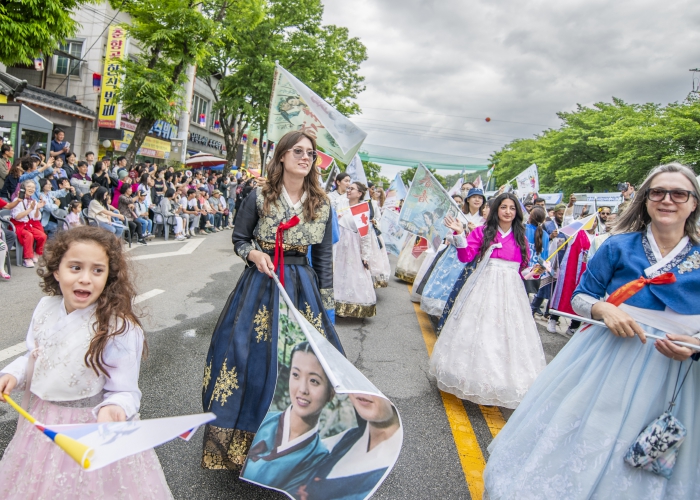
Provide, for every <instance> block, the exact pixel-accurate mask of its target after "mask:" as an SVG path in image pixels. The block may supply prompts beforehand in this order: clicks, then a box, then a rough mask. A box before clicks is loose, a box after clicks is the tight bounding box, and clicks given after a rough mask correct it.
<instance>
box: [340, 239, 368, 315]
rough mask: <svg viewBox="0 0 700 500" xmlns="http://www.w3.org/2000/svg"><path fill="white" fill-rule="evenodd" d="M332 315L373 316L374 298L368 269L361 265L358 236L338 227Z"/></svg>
mask: <svg viewBox="0 0 700 500" xmlns="http://www.w3.org/2000/svg"><path fill="white" fill-rule="evenodd" d="M333 295H334V298H335V314H336V316H342V317H346V318H369V317H371V316H374V315H375V314H377V294H376V293H374V284H373V282H372V275H371V274H370V272H369V269H366V268H365V266H364V265H363V264H362V250H361V248H360V235H359V233H356V232H354V231H352V230H350V229H347V228H345V227H343V226H340V241H339V242H338V243H336V245H335V259H334V262H333Z"/></svg>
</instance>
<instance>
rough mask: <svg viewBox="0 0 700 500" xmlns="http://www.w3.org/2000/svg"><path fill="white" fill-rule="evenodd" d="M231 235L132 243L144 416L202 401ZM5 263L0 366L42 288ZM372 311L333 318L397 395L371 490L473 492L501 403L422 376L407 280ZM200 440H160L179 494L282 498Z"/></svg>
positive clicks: (5, 421) (6, 434) (372, 372)
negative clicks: (388, 464)
mask: <svg viewBox="0 0 700 500" xmlns="http://www.w3.org/2000/svg"><path fill="white" fill-rule="evenodd" d="M230 237H231V234H230V232H229V231H224V232H222V233H219V234H215V235H210V236H207V237H202V238H193V239H192V240H189V242H186V243H185V242H182V243H181V242H167V243H165V242H162V240H156V241H155V242H154V243H155V244H154V243H152V244H149V245H148V246H147V247H134V248H133V249H132V250H131V253H132V255H133V257H134V262H133V265H134V267H135V271H136V274H137V276H138V291H139V293H140V294H145V295H144V296H143V297H146V298H145V300H143V301H142V302H141V303H140V304H139V307H141V308H142V309H143V312H144V314H145V315H146V317H145V320H144V326H145V330H146V333H147V339H148V343H149V357H148V358H147V359H146V360H145V361H144V362H143V365H142V370H141V379H140V386H141V390H142V391H143V400H142V409H141V416H142V418H154V417H163V416H171V415H181V414H187V413H196V412H200V411H201V400H200V391H201V380H202V372H203V367H204V360H205V356H206V353H207V349H208V347H209V340H210V336H211V332H212V330H213V328H214V325H215V324H216V321H217V319H218V315H219V312H220V310H221V308H222V307H223V305H224V302H225V301H226V298H227V297H228V295H229V293H230V292H231V291H232V290H233V288H234V286H235V284H236V281H237V280H238V277H239V275H240V273H241V272H242V270H243V264H242V262H241V260H240V259H238V258H237V257H235V256H234V254H233V251H232V247H231V243H230ZM13 271H14V276H13V279H12V280H11V281H10V282H6V283H0V303H2V304H3V313H2V326H0V366H4V365H5V364H7V363H8V362H10V361H11V360H12V359H14V358H15V357H16V354H18V353H17V352H16V351H12V350H11V349H12V348H13V347H15V348H16V347H17V346H18V345H19V344H20V343H21V342H22V341H23V340H24V337H25V334H26V329H27V326H28V324H29V320H30V318H31V314H32V311H33V309H34V307H35V306H36V304H37V302H38V300H39V299H40V298H41V290H40V288H39V286H38V284H39V279H38V277H37V276H36V273H35V272H34V271H33V270H30V269H24V268H19V269H18V268H13ZM377 310H378V312H379V314H378V316H377V317H375V318H370V319H365V320H354V319H342V318H341V319H339V320H338V323H337V329H338V333H339V335H340V338H341V342H342V343H343V346H344V348H345V351H346V353H347V356H348V358H349V359H350V360H351V361H352V362H353V363H354V364H355V365H356V366H357V367H358V368H359V369H360V370H361V371H362V372H363V373H364V374H365V375H366V376H367V377H368V378H369V379H370V380H372V382H374V383H375V384H376V386H377V387H378V388H379V389H380V390H382V391H383V392H384V394H386V396H387V397H389V398H390V399H391V400H392V401H393V402H394V404H395V405H396V407H397V408H398V410H399V413H400V414H401V418H402V420H403V423H404V426H405V428H404V445H403V450H402V453H401V456H400V458H399V460H398V462H397V464H396V467H395V468H394V470H393V472H392V473H391V475H390V476H389V477H388V478H387V480H386V481H385V483H384V484H383V485H382V487H381V488H380V489H379V491H378V492H377V493H376V494H375V497H374V498H378V499H396V498H402V499H425V498H434V497H436V496H440V497H441V498H445V499H468V498H472V496H473V497H475V498H476V497H478V498H480V493H479V492H480V491H481V489H480V488H482V486H481V471H482V470H483V464H484V461H485V460H487V459H488V454H487V451H486V447H487V446H488V444H489V443H490V441H491V439H492V437H493V435H495V433H497V432H498V430H499V428H500V427H499V426H502V425H503V422H504V420H506V419H507V418H508V417H509V416H510V412H509V411H508V410H500V409H497V408H492V407H491V408H489V407H479V406H477V405H474V404H471V403H468V402H462V401H459V400H458V399H456V398H450V397H449V396H443V395H441V393H440V392H439V391H438V390H437V389H436V387H435V384H434V382H433V381H432V380H430V378H429V376H428V359H429V358H428V352H429V350H430V349H431V348H432V342H434V334H433V332H432V326H431V323H430V320H429V318H428V317H427V316H425V315H424V314H423V313H420V312H419V311H418V312H417V310H416V308H415V307H414V305H413V304H412V303H411V302H410V300H409V287H408V286H407V285H406V284H404V283H402V282H399V281H397V280H392V282H391V283H390V286H389V288H387V289H382V290H379V291H378V305H377ZM540 332H541V337H542V342H543V345H544V347H545V352H546V354H547V359H548V361H549V360H550V359H551V358H552V357H553V356H554V355H555V354H556V353H557V352H558V351H559V349H561V347H562V346H563V345H564V344H565V343H566V338H565V337H564V336H563V335H561V334H549V333H547V332H546V331H545V330H544V328H543V327H542V326H541V325H540ZM19 349H20V350H21V346H20V347H19ZM3 358H4V359H3ZM16 420H17V419H16V414H15V413H14V412H13V411H12V410H11V409H10V408H9V407H8V406H7V405H5V404H0V450H4V449H5V447H6V446H7V443H8V442H9V440H10V439H11V438H12V434H13V433H14V429H15V426H16ZM201 439H202V438H201V431H199V434H198V435H197V436H195V437H194V438H193V439H192V441H191V442H189V443H186V442H183V441H179V440H178V441H173V442H171V443H168V444H166V445H164V446H162V447H160V448H158V449H157V453H158V456H159V458H160V460H161V464H162V466H163V469H164V471H165V475H166V477H167V479H168V483H169V484H170V488H171V490H172V492H173V494H174V496H175V497H176V498H181V499H200V498H201V499H207V500H213V499H218V498H221V499H224V498H225V499H232V498H234V499H235V498H240V499H251V500H253V499H276V498H286V497H283V496H282V495H280V494H277V493H274V492H271V491H267V490H263V489H261V488H258V487H255V486H251V485H248V484H247V483H245V482H242V481H239V480H237V478H236V477H234V475H233V474H231V473H228V472H225V471H209V470H204V469H202V468H201V467H200V465H199V462H200V453H201Z"/></svg>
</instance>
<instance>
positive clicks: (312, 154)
mask: <svg viewBox="0 0 700 500" xmlns="http://www.w3.org/2000/svg"><path fill="white" fill-rule="evenodd" d="M288 151H291V152H292V155H293V156H294V158H296V159H297V160H301V159H302V158H303V157H304V156H308V157H309V158H311V163H316V158H317V157H318V152H316V150H314V149H311V150H309V151H304V150H303V149H302V148H291V149H288Z"/></svg>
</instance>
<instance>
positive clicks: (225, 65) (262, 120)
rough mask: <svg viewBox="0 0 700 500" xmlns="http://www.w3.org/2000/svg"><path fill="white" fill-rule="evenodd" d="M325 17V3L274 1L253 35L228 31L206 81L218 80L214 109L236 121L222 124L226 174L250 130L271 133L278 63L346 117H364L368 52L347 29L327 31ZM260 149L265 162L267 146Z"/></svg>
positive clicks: (205, 73) (210, 63)
mask: <svg viewBox="0 0 700 500" xmlns="http://www.w3.org/2000/svg"><path fill="white" fill-rule="evenodd" d="M322 16H323V5H322V4H321V2H320V0H269V1H268V2H267V4H266V9H265V12H264V16H263V18H262V20H261V21H260V22H259V23H258V24H257V25H256V26H255V27H253V28H252V29H250V30H248V31H245V32H241V31H240V30H237V29H234V28H231V27H228V26H226V25H224V26H223V27H222V29H223V30H224V32H225V34H224V35H223V38H224V39H225V43H222V44H220V45H219V46H217V50H216V53H215V54H214V56H213V57H212V58H211V59H210V60H209V61H208V63H207V64H205V65H204V66H203V67H202V71H201V72H200V75H201V76H204V77H212V78H214V77H216V80H214V79H211V78H209V81H210V87H211V88H212V90H213V92H214V94H215V104H214V109H215V110H216V111H218V112H219V113H220V115H221V116H222V117H231V122H230V123H226V124H224V123H222V130H223V131H224V134H225V137H224V138H225V141H226V148H227V161H226V167H225V168H226V169H228V168H230V166H231V165H232V163H233V161H234V159H235V146H236V145H237V144H238V143H239V141H240V138H241V136H242V134H243V131H244V130H245V129H246V127H248V126H249V125H251V126H252V127H253V128H258V129H259V130H261V131H265V130H267V119H268V113H269V108H270V96H271V93H272V80H273V76H274V70H275V61H279V63H280V65H281V66H283V67H284V68H286V69H287V70H289V71H291V72H292V73H293V74H294V76H296V77H297V78H299V79H300V80H301V81H302V82H304V83H305V84H306V85H308V86H309V87H310V88H311V89H312V90H314V91H315V92H316V93H317V94H318V95H320V96H321V97H322V98H323V99H325V100H326V101H328V102H329V103H330V104H332V105H333V106H335V107H336V108H337V109H338V110H339V111H340V112H341V113H344V114H346V115H351V114H353V113H357V112H359V107H358V106H357V104H356V103H354V102H353V99H354V98H355V97H357V94H359V93H360V92H361V91H362V90H364V86H362V81H363V78H362V77H361V76H359V74H358V70H359V66H360V64H361V63H362V61H364V60H365V59H366V57H367V56H366V50H365V47H364V45H362V43H361V42H360V41H359V39H357V38H351V37H350V36H349V33H348V30H347V29H346V28H342V27H337V26H333V25H330V26H323V25H322V24H321V21H322ZM224 119H226V118H224ZM234 120H235V122H234ZM227 125H231V126H227ZM234 130H235V133H234V132H233V131H234ZM229 144H230V145H229ZM258 147H259V148H260V156H261V158H264V154H265V151H264V149H263V141H259V142H258Z"/></svg>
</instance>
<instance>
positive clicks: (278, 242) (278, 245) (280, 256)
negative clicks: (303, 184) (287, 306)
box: [274, 215, 299, 286]
mask: <svg viewBox="0 0 700 500" xmlns="http://www.w3.org/2000/svg"><path fill="white" fill-rule="evenodd" d="M297 224H299V217H297V216H296V215H295V216H294V217H292V218H291V219H289V220H288V221H287V222H282V223H281V224H280V225H279V227H278V228H277V234H276V235H275V262H274V264H275V272H277V269H278V267H279V270H280V283H282V286H284V232H285V231H286V230H287V229H290V228H292V227H294V226H296V225H297Z"/></svg>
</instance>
